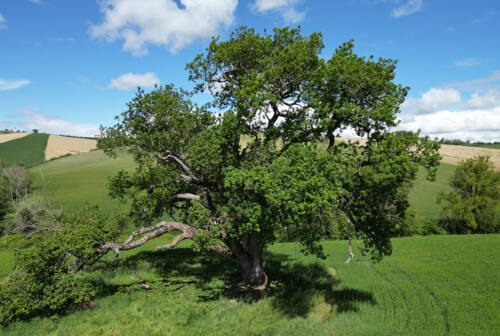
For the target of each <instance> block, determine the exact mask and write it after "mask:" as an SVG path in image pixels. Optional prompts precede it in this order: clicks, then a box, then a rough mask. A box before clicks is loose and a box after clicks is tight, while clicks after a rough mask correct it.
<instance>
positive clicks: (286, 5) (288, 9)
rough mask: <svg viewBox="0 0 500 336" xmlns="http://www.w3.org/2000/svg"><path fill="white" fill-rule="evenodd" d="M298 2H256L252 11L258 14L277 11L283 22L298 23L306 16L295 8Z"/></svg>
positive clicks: (266, 0) (265, 0)
mask: <svg viewBox="0 0 500 336" xmlns="http://www.w3.org/2000/svg"><path fill="white" fill-rule="evenodd" d="M298 2H299V0H257V1H256V2H255V3H254V4H253V6H252V9H253V10H255V11H257V12H259V13H268V12H270V11H277V12H279V13H281V16H282V17H283V20H284V21H285V22H288V23H298V22H300V21H302V20H303V19H304V18H305V16H306V13H305V12H304V11H299V10H298V9H297V8H296V6H297V4H298Z"/></svg>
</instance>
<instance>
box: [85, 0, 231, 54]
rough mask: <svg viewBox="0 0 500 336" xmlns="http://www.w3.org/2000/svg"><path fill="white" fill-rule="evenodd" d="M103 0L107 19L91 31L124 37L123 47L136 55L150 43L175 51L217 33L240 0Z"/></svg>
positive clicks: (99, 35)
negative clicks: (178, 3)
mask: <svg viewBox="0 0 500 336" xmlns="http://www.w3.org/2000/svg"><path fill="white" fill-rule="evenodd" d="M178 2H180V4H181V5H182V7H183V8H180V7H179V6H178V5H177V3H176V1H174V0H141V1H137V0H102V1H100V2H99V3H100V10H101V12H102V13H103V14H104V21H103V22H102V23H101V24H99V25H95V26H92V27H91V35H92V36H93V37H96V38H105V39H107V40H108V41H115V40H117V39H123V40H125V42H124V45H123V49H124V50H126V51H130V52H132V54H133V55H134V56H141V55H145V54H147V53H148V49H147V46H146V45H147V44H153V45H157V46H165V47H168V48H169V49H170V50H171V51H172V52H175V51H176V50H178V49H180V48H182V47H184V46H186V45H188V44H190V43H192V42H193V41H194V40H196V39H199V38H208V37H212V36H214V35H216V34H217V31H218V29H219V26H221V25H224V26H229V25H231V24H232V23H233V20H234V11H235V9H236V5H237V4H238V0H178Z"/></svg>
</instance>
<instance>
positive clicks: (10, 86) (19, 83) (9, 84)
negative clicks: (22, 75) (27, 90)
mask: <svg viewBox="0 0 500 336" xmlns="http://www.w3.org/2000/svg"><path fill="white" fill-rule="evenodd" d="M30 83H31V81H29V80H26V79H19V80H8V79H2V78H0V91H7V90H15V89H19V88H20V87H23V86H26V85H28V84H30Z"/></svg>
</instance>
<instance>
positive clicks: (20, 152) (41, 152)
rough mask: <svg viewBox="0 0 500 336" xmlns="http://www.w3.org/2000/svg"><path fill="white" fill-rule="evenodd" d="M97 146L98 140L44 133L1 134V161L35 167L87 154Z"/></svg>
mask: <svg viewBox="0 0 500 336" xmlns="http://www.w3.org/2000/svg"><path fill="white" fill-rule="evenodd" d="M96 146H97V140H96V139H89V138H80V137H70V136H60V135H53V134H44V133H26V132H24V133H21V132H19V133H7V134H0V161H4V162H6V163H9V164H23V165H26V166H29V167H31V166H34V165H37V164H40V163H42V162H43V161H46V160H51V159H54V158H58V157H61V156H64V155H68V154H80V153H86V152H89V151H91V150H93V149H95V148H96Z"/></svg>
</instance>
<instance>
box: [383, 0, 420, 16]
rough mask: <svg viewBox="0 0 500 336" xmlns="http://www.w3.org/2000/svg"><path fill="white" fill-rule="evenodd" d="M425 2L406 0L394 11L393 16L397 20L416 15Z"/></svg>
mask: <svg viewBox="0 0 500 336" xmlns="http://www.w3.org/2000/svg"><path fill="white" fill-rule="evenodd" d="M423 2H424V1H423V0H406V1H404V2H403V3H401V4H400V5H399V6H398V7H396V8H394V9H393V10H392V13H391V15H392V16H393V17H395V18H399V17H401V16H406V15H410V14H413V13H416V12H418V11H420V10H421V9H422V5H423Z"/></svg>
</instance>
